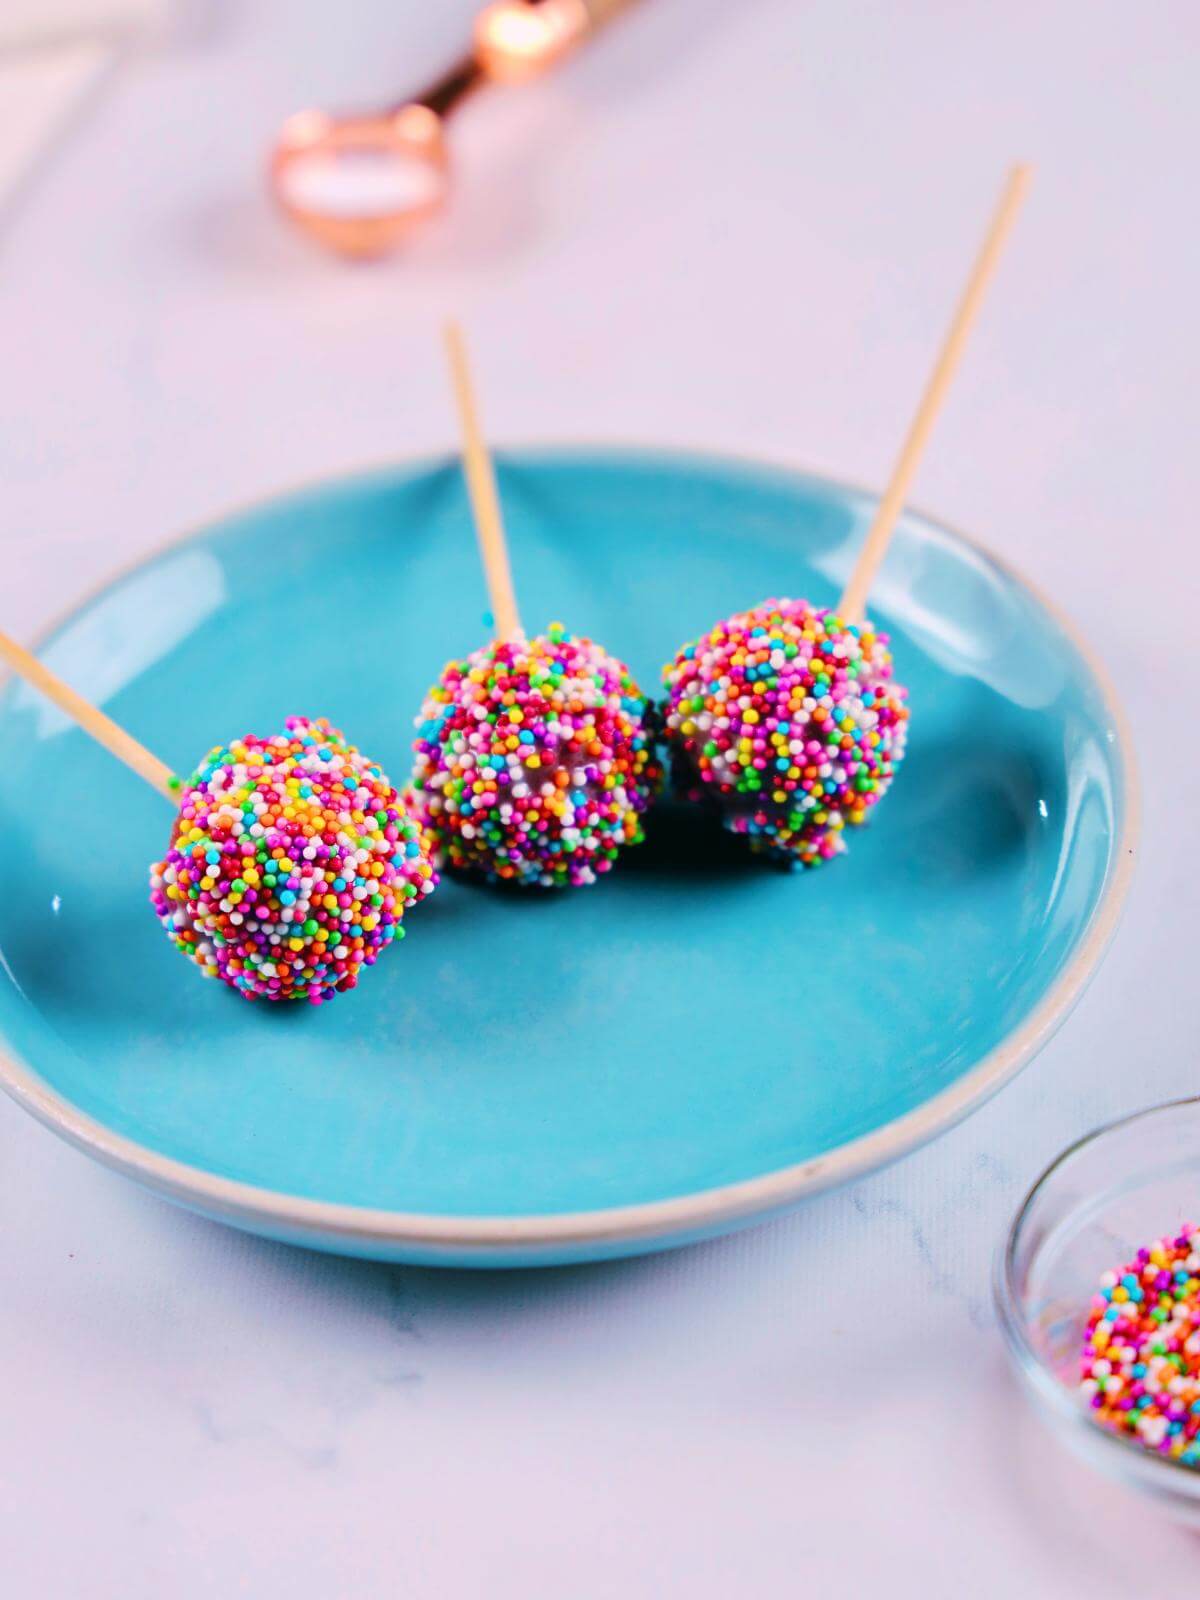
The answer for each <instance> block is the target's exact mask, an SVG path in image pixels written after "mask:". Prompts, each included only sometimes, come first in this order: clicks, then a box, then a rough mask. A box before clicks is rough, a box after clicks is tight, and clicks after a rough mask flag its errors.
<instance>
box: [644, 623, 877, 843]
mask: <svg viewBox="0 0 1200 1600" xmlns="http://www.w3.org/2000/svg"><path fill="white" fill-rule="evenodd" d="M664 677H665V680H666V683H667V689H668V694H667V703H666V731H667V738H668V740H669V741H670V744H671V748H672V755H673V772H674V778H675V782H676V786H677V787H678V789H679V790H680V792H681V793H682V794H683V795H684V796H685V797H686V798H688V799H692V800H698V799H701V798H703V797H704V796H705V794H706V793H707V794H709V795H711V796H712V798H713V799H715V800H716V802H717V803H718V804H719V806H720V808H721V811H722V815H723V819H724V822H725V825H726V827H727V828H729V829H730V831H731V832H733V833H742V834H747V835H749V837H750V842H751V846H752V848H754V849H756V850H760V851H766V852H767V853H768V854H770V855H773V856H775V857H776V858H777V859H782V860H788V859H789V858H790V859H795V860H798V861H799V862H801V863H802V864H803V865H804V866H806V867H813V866H817V865H818V864H819V863H820V862H822V861H825V860H828V859H829V857H831V856H833V855H836V854H837V853H838V852H839V851H840V850H844V849H845V844H844V842H843V840H842V830H843V828H844V827H845V826H846V825H847V824H850V825H857V824H858V823H861V822H864V821H865V820H866V816H867V812H868V809H869V808H870V807H871V806H873V805H874V804H875V803H876V802H877V801H878V800H880V799H881V798H882V797H883V795H884V794H886V792H887V790H888V788H889V787H890V785H891V781H892V776H893V774H894V772H895V769H896V767H897V766H898V765H899V763H900V761H901V759H902V757H903V755H904V743H905V735H906V731H907V723H908V708H907V706H906V705H905V703H904V702H905V695H906V691H905V690H904V689H902V688H901V687H900V686H899V685H898V684H897V683H895V682H894V681H893V679H892V657H891V652H890V651H889V650H888V648H887V636H886V635H885V634H877V633H875V632H873V631H871V630H870V629H869V628H862V629H859V628H854V627H851V626H850V625H849V624H847V623H845V622H843V621H842V619H841V618H840V617H837V616H835V615H834V614H833V613H832V612H831V611H828V610H819V609H817V608H815V607H813V606H810V605H809V604H808V602H807V601H806V600H764V601H763V603H762V604H761V605H758V606H755V607H754V609H753V610H751V611H739V612H737V613H736V614H735V615H734V616H732V617H729V618H727V619H726V621H724V622H719V623H717V625H716V626H715V627H714V628H711V629H710V630H709V632H708V633H707V634H705V635H704V636H703V638H701V639H699V640H698V641H697V642H696V643H695V644H689V645H685V646H684V648H683V649H682V650H681V651H680V652H679V654H678V655H677V656H676V657H675V660H674V662H672V663H671V664H670V665H669V666H668V667H666V668H665V670H664Z"/></svg>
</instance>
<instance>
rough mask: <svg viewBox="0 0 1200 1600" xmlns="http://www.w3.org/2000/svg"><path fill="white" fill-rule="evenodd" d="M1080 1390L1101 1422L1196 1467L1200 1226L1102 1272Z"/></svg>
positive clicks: (1199, 1458) (1199, 1445) (1188, 1226)
mask: <svg viewBox="0 0 1200 1600" xmlns="http://www.w3.org/2000/svg"><path fill="white" fill-rule="evenodd" d="M1080 1389H1081V1390H1082V1392H1083V1394H1084V1395H1085V1396H1086V1398H1087V1400H1088V1403H1089V1404H1090V1406H1091V1408H1092V1410H1093V1411H1094V1412H1095V1416H1096V1421H1097V1422H1100V1423H1102V1424H1103V1425H1104V1426H1105V1427H1106V1428H1111V1429H1112V1430H1113V1431H1114V1432H1116V1433H1127V1434H1130V1435H1132V1436H1133V1437H1134V1438H1135V1439H1137V1440H1138V1441H1139V1442H1140V1443H1141V1444H1143V1445H1145V1447H1146V1449H1147V1450H1153V1451H1156V1452H1157V1453H1158V1454H1159V1455H1164V1456H1168V1457H1169V1458H1170V1459H1171V1460H1173V1461H1179V1462H1181V1463H1182V1464H1183V1465H1184V1466H1187V1467H1200V1230H1198V1229H1197V1228H1196V1227H1195V1225H1194V1224H1193V1223H1190V1222H1185V1223H1184V1225H1183V1227H1182V1228H1180V1230H1179V1232H1178V1233H1177V1234H1175V1235H1174V1236H1171V1235H1168V1236H1167V1237H1166V1238H1165V1239H1159V1240H1158V1242H1157V1243H1156V1244H1152V1245H1150V1246H1149V1248H1148V1249H1143V1250H1139V1251H1138V1253H1137V1255H1136V1256H1135V1257H1134V1259H1133V1260H1132V1261H1130V1262H1128V1263H1127V1264H1126V1265H1125V1266H1123V1267H1122V1268H1120V1270H1119V1271H1117V1272H1106V1273H1105V1274H1104V1276H1103V1277H1102V1278H1101V1280H1100V1292H1099V1294H1097V1295H1095V1296H1093V1299H1092V1303H1091V1309H1090V1311H1089V1313H1088V1324H1087V1335H1086V1337H1085V1339H1084V1344H1083V1354H1082V1357H1081V1359H1080Z"/></svg>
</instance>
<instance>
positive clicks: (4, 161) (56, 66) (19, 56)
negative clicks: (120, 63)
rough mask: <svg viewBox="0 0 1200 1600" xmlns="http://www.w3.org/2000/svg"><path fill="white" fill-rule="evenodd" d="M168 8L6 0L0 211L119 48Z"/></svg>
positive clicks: (156, 0) (137, 2)
mask: <svg viewBox="0 0 1200 1600" xmlns="http://www.w3.org/2000/svg"><path fill="white" fill-rule="evenodd" d="M161 11H162V4H161V0H5V4H4V6H3V8H0V214H2V213H3V210H4V207H5V205H6V203H7V202H8V200H9V199H10V198H11V197H12V195H13V194H15V192H16V190H17V188H18V187H19V185H20V184H21V182H22V181H23V180H24V179H25V177H26V176H27V175H28V174H29V172H30V170H31V169H32V167H33V165H34V163H35V162H36V160H37V158H38V156H39V155H40V154H41V153H42V152H43V151H44V150H46V149H47V147H48V146H49V144H50V142H51V141H52V140H53V138H54V137H55V135H56V134H57V133H59V132H60V131H61V130H62V128H63V127H64V126H65V124H66V121H67V118H68V117H69V115H70V113H71V111H72V109H73V108H74V107H76V106H78V105H79V104H80V102H81V101H82V99H83V97H84V96H85V95H86V94H87V93H89V91H91V90H92V89H93V88H95V87H96V86H97V85H98V84H99V82H100V80H101V78H102V76H103V74H104V72H105V70H106V69H107V68H108V67H109V66H110V65H111V63H112V61H113V58H114V56H115V54H116V52H117V50H118V49H120V47H121V45H122V44H123V43H124V42H125V41H126V40H127V39H128V38H129V37H130V36H131V35H133V34H134V33H136V32H138V31H140V30H141V29H143V28H145V27H146V26H148V25H149V24H150V23H151V22H152V21H154V20H155V18H156V17H157V16H158V15H159V13H160V12H161Z"/></svg>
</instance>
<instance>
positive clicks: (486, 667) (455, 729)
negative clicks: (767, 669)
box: [406, 623, 662, 888]
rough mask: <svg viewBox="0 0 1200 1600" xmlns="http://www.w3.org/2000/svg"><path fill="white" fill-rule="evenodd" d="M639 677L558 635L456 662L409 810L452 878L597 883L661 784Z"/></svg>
mask: <svg viewBox="0 0 1200 1600" xmlns="http://www.w3.org/2000/svg"><path fill="white" fill-rule="evenodd" d="M650 711H651V706H650V702H649V701H648V700H647V699H646V697H645V695H643V694H642V692H641V690H640V689H639V688H638V686H637V684H636V683H634V681H633V679H632V677H631V676H630V674H629V669H628V668H627V667H626V666H624V665H623V664H622V663H621V662H620V661H618V660H617V659H616V657H615V656H610V655H609V654H608V652H607V651H606V650H602V649H601V648H600V646H599V645H597V644H593V643H592V641H591V640H590V639H580V638H575V637H573V636H572V635H570V634H568V633H565V632H564V630H563V627H562V624H561V623H552V624H551V625H550V627H549V629H548V630H547V631H546V633H545V634H539V635H537V636H536V637H535V638H532V639H527V638H525V636H524V635H518V636H517V637H516V638H513V639H507V640H503V641H497V642H495V643H493V644H489V645H486V646H485V647H484V648H483V649H482V650H476V651H475V653H474V654H473V655H470V656H468V657H467V658H466V660H465V661H452V662H451V663H450V664H449V666H448V667H447V668H446V669H445V671H444V672H443V673H442V676H441V677H440V679H439V680H438V682H437V683H436V684H434V686H433V688H432V689H431V690H430V691H429V695H428V697H427V699H426V701H425V704H424V706H423V707H422V708H421V714H420V716H419V717H418V719H417V733H418V737H417V738H416V740H415V741H414V744H413V748H414V750H415V751H416V763H415V765H414V768H413V776H412V785H411V788H410V790H409V791H408V794H407V795H406V798H407V799H408V800H409V802H410V804H411V805H412V806H413V808H414V810H415V813H416V815H417V816H419V817H420V819H421V820H422V822H423V823H424V824H425V825H426V826H427V827H428V829H429V831H430V834H431V835H432V837H433V838H434V839H435V841H436V843H437V846H438V848H439V850H440V854H441V859H442V860H444V861H447V862H449V864H450V865H451V866H452V867H457V868H461V869H463V870H466V871H474V872H481V873H483V874H485V875H486V876H487V877H488V878H492V879H504V880H507V881H510V882H513V883H519V884H541V885H543V886H546V887H553V888H563V887H565V886H566V885H568V884H587V883H594V882H595V880H596V878H597V876H598V875H599V874H600V873H603V872H608V871H609V870H610V868H611V867H612V864H613V862H614V861H615V860H616V859H617V855H618V853H619V851H620V850H621V847H622V846H623V845H630V844H638V843H640V842H641V839H642V836H643V835H642V816H643V814H644V813H645V811H646V810H647V808H648V807H649V805H650V803H651V801H652V799H653V798H654V795H655V794H656V793H657V791H658V789H659V787H660V785H661V779H662V771H661V768H660V766H659V763H658V761H657V759H656V757H655V751H654V735H653V730H652V727H651V726H649V725H648V723H647V717H648V715H649V713H650Z"/></svg>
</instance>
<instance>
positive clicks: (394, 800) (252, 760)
mask: <svg viewBox="0 0 1200 1600" xmlns="http://www.w3.org/2000/svg"><path fill="white" fill-rule="evenodd" d="M435 884H436V877H435V875H434V871H433V868H432V866H431V865H430V862H429V858H428V855H427V853H426V851H425V849H424V847H423V845H422V842H421V836H420V831H419V829H418V827H417V824H416V823H415V822H414V821H413V820H412V818H411V817H410V816H409V815H408V813H407V812H406V810H405V808H404V806H403V804H402V803H401V801H400V797H399V795H398V794H397V793H396V791H395V790H394V789H393V788H392V786H391V784H390V783H389V782H388V780H387V778H386V777H384V775H383V772H382V771H381V770H380V768H379V767H378V766H376V765H375V763H374V762H372V761H370V760H368V758H367V757H366V756H364V755H363V754H362V753H361V752H360V751H358V750H356V749H355V748H354V746H353V745H351V744H347V742H346V740H345V737H344V736H343V735H342V734H341V733H340V732H339V731H338V730H337V729H336V728H333V727H331V726H330V725H329V723H328V722H326V721H325V720H324V719H321V720H318V721H316V722H310V721H309V720H308V719H307V718H306V717H289V718H288V720H287V731H286V732H285V733H281V734H276V735H275V736H274V737H273V738H267V739H259V738H256V737H254V735H253V734H249V735H247V736H246V737H245V738H244V739H235V740H234V741H233V742H232V743H231V744H229V745H228V746H220V745H218V746H217V748H216V749H214V750H210V751H209V753H208V755H207V756H205V758H204V760H203V761H202V762H201V763H200V766H199V767H198V769H197V770H196V772H195V773H194V774H193V776H192V777H191V778H190V779H189V780H188V782H187V783H186V784H185V785H184V786H183V789H182V793H181V795H180V804H179V815H178V816H177V818H176V820H175V826H174V828H173V830H172V833H171V844H170V848H169V849H168V851H167V854H166V857H165V859H164V860H162V861H159V862H156V863H155V865H154V866H153V867H152V868H151V869H150V898H151V903H152V904H153V906H154V910H155V914H156V915H157V916H158V919H159V921H160V922H161V923H162V925H163V928H164V929H165V930H166V932H167V934H168V936H169V937H170V939H171V941H172V943H173V944H174V945H175V946H176V947H177V948H178V949H179V950H181V951H182V952H183V953H184V955H186V956H188V957H190V959H191V960H193V961H194V962H195V963H196V965H197V966H198V967H200V968H201V970H202V971H203V972H205V973H206V974H208V975H209V976H213V977H219V978H223V979H224V981H225V982H226V983H228V984H230V985H232V987H233V988H235V989H237V990H238V991H239V992H240V993H242V994H243V995H245V996H246V998H247V999H249V1000H253V999H266V1000H310V1001H311V1002H312V1003H313V1004H314V1005H319V1004H320V1003H321V1002H322V1001H323V1000H328V999H330V998H331V997H332V996H333V995H334V994H338V993H341V992H343V991H344V990H347V989H353V988H354V986H355V984H356V983H357V982H358V976H359V973H360V972H361V970H362V968H363V967H369V966H372V965H373V964H374V962H375V960H376V958H377V957H378V956H379V954H380V953H381V952H382V951H383V950H386V949H387V947H388V945H389V944H391V942H392V940H393V939H396V938H403V936H404V928H403V926H402V922H403V918H404V913H405V911H406V910H407V909H408V908H409V906H410V905H412V904H413V903H414V902H416V901H418V900H420V899H422V898H423V897H424V896H425V895H427V894H429V893H430V892H431V891H432V890H433V888H434V887H435Z"/></svg>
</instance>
